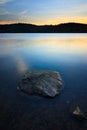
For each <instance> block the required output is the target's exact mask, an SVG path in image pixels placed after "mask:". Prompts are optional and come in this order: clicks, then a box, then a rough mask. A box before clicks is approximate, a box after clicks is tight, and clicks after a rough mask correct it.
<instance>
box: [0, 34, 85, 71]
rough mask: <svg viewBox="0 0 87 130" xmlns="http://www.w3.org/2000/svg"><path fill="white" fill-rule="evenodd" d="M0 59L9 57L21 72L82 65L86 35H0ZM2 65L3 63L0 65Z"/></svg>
mask: <svg viewBox="0 0 87 130" xmlns="http://www.w3.org/2000/svg"><path fill="white" fill-rule="evenodd" d="M1 35H2V37H1V38H0V58H2V57H5V60H6V58H7V57H11V58H10V60H13V61H14V63H15V66H16V68H17V71H18V72H19V73H23V72H25V71H27V70H28V69H29V68H30V69H31V68H32V67H34V66H35V65H36V66H37V65H38V66H42V68H43V65H44V66H46V67H47V66H48V65H49V66H50V65H53V63H54V64H61V63H63V64H66V63H67V64H69V63H71V62H72V63H76V62H78V63H79V62H80V61H82V62H86V61H85V57H86V56H87V34H55V35H54V34H1ZM3 64H4V62H3Z"/></svg>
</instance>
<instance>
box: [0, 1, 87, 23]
mask: <svg viewBox="0 0 87 130" xmlns="http://www.w3.org/2000/svg"><path fill="white" fill-rule="evenodd" d="M14 22H27V23H34V24H59V23H65V22H81V23H87V0H36V1H35V0H21V1H18V0H0V23H2V24H3V23H14Z"/></svg>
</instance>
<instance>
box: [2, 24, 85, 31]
mask: <svg viewBox="0 0 87 130" xmlns="http://www.w3.org/2000/svg"><path fill="white" fill-rule="evenodd" d="M0 33H87V24H80V23H64V24H58V25H33V24H25V23H17V24H7V25H0Z"/></svg>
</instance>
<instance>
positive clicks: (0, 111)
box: [0, 33, 87, 130]
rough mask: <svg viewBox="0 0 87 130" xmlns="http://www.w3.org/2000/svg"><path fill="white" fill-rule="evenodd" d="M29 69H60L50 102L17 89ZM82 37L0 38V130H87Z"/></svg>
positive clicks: (86, 44) (86, 49)
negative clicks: (59, 85)
mask: <svg viewBox="0 0 87 130" xmlns="http://www.w3.org/2000/svg"><path fill="white" fill-rule="evenodd" d="M28 70H55V71H59V72H60V74H61V76H62V79H63V82H64V89H63V91H62V92H61V94H60V95H59V96H56V97H55V98H54V99H46V98H42V97H38V96H28V95H26V94H24V93H21V92H18V91H17V89H16V87H17V84H18V82H19V80H20V79H21V77H22V76H23V75H24V73H26V72H27V71H28ZM77 105H79V106H80V108H81V110H82V111H83V112H84V113H85V115H86V116H87V34H84V33H83V34H39V33H38V34H0V130H5V129H6V130H87V121H86V120H85V121H78V120H76V119H75V118H73V116H72V112H73V110H74V109H75V107H76V106H77Z"/></svg>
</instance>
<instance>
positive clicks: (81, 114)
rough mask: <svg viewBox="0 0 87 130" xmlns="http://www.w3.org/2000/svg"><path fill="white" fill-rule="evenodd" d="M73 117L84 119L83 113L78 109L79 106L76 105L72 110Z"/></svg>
mask: <svg viewBox="0 0 87 130" xmlns="http://www.w3.org/2000/svg"><path fill="white" fill-rule="evenodd" d="M73 115H74V117H76V118H77V119H79V120H82V119H85V118H86V117H85V115H84V113H83V112H82V111H81V110H80V107H79V106H77V107H76V109H75V110H74V111H73Z"/></svg>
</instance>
